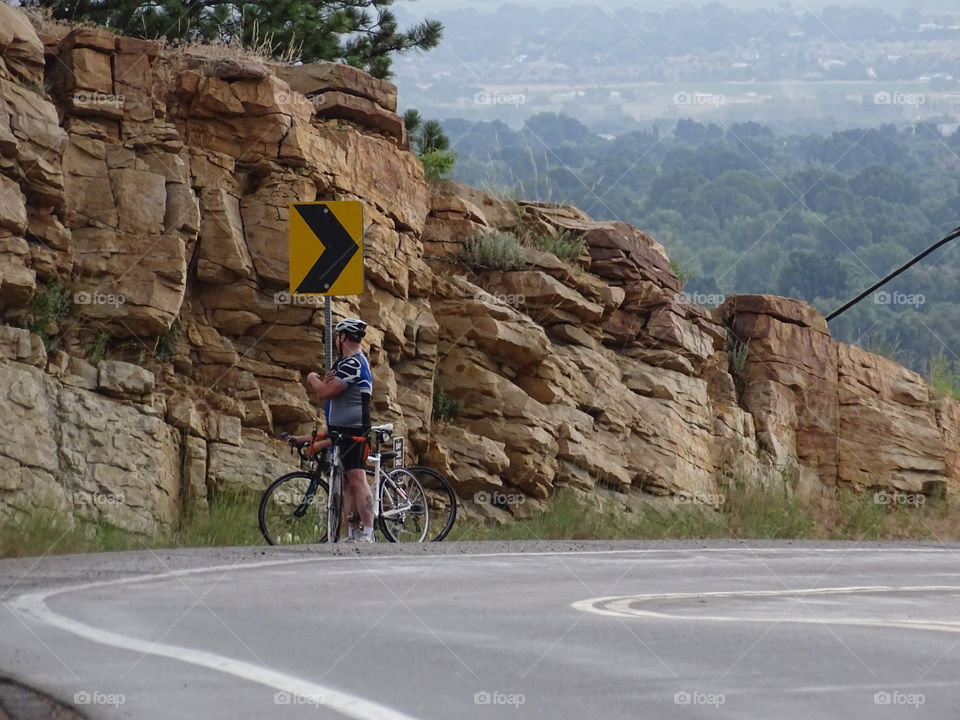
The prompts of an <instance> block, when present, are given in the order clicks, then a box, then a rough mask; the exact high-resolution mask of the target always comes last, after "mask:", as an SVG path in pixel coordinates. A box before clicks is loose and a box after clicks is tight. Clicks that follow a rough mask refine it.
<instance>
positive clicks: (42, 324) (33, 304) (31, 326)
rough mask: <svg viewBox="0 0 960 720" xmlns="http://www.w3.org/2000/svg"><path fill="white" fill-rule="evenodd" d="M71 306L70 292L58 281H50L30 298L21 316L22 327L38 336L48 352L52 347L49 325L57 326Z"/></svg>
mask: <svg viewBox="0 0 960 720" xmlns="http://www.w3.org/2000/svg"><path fill="white" fill-rule="evenodd" d="M71 305H72V302H71V298H70V291H69V290H67V288H66V286H65V285H64V284H63V283H62V282H61V281H60V280H59V279H57V280H51V281H50V282H49V283H47V285H46V287H44V288H43V289H42V290H38V291H37V292H36V293H35V294H34V296H33V298H31V300H30V303H29V305H27V311H26V313H24V316H23V326H24V327H25V328H26V329H27V330H29V331H30V332H32V333H34V334H35V335H39V336H40V338H41V339H42V340H43V345H44V347H45V348H46V349H47V350H49V349H50V348H51V347H52V346H53V336H52V335H50V334H48V332H47V331H48V329H49V328H50V326H51V325H57V324H59V323H60V321H61V320H63V319H64V318H65V317H66V316H67V314H68V313H69V312H70V307H71Z"/></svg>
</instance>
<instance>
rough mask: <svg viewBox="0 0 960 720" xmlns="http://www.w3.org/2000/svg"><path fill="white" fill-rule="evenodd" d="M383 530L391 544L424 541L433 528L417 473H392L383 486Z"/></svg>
mask: <svg viewBox="0 0 960 720" xmlns="http://www.w3.org/2000/svg"><path fill="white" fill-rule="evenodd" d="M379 522H380V530H381V531H382V532H383V534H384V535H386V537H387V540H389V541H390V542H423V541H424V539H425V538H426V536H427V531H428V530H429V529H430V515H429V508H428V506H427V496H426V493H425V492H424V491H423V487H422V486H421V485H420V482H419V481H418V480H417V478H416V477H414V475H413V474H411V473H409V472H407V471H406V470H404V469H402V468H398V469H396V470H391V471H390V472H389V473H387V476H386V477H385V478H383V482H382V483H381V484H380V518H379Z"/></svg>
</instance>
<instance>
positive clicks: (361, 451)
mask: <svg viewBox="0 0 960 720" xmlns="http://www.w3.org/2000/svg"><path fill="white" fill-rule="evenodd" d="M330 429H331V430H333V431H334V432H338V433H341V434H342V435H343V436H344V437H342V438H341V439H340V440H339V441H338V443H337V444H338V445H340V462H341V463H343V469H344V470H362V469H364V468H365V467H366V465H367V455H369V450H368V446H367V443H366V441H364V440H354V439H353V437H354V436H356V437H360V436H361V435H363V436H366V434H367V433H366V432H365V431H364V430H363V429H361V428H345V427H331V428H330Z"/></svg>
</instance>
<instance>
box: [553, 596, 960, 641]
mask: <svg viewBox="0 0 960 720" xmlns="http://www.w3.org/2000/svg"><path fill="white" fill-rule="evenodd" d="M898 592H906V593H911V592H953V593H960V586H956V585H923V586H913V585H909V586H884V585H879V586H864V587H838V588H809V589H803V588H801V589H798V590H741V591H736V590H734V591H725V592H702V593H660V594H649V595H618V596H613V597H602V598H592V599H589V600H578V601H577V602H575V603H573V604H572V607H573V608H574V609H575V610H580V611H582V612H588V613H592V614H594V615H604V616H608V617H618V618H624V617H630V618H638V617H639V618H653V619H657V620H687V621H703V622H726V623H744V622H762V623H798V624H806V625H850V626H858V627H891V628H899V629H907V630H930V631H934V632H948V633H960V621H956V620H943V621H935V622H930V621H925V620H902V619H899V618H807V617H776V616H769V617H756V616H749V615H744V616H730V615H675V614H672V613H665V612H655V611H653V610H641V609H640V608H638V607H636V605H637V604H640V603H648V602H652V601H655V600H689V599H702V598H733V597H797V596H800V597H802V596H807V595H862V594H866V593H898Z"/></svg>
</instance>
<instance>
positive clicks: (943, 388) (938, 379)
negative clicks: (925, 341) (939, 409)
mask: <svg viewBox="0 0 960 720" xmlns="http://www.w3.org/2000/svg"><path fill="white" fill-rule="evenodd" d="M928 382H929V383H930V389H931V390H932V391H933V396H934V397H935V398H945V397H950V398H960V375H957V373H955V372H953V368H952V367H951V365H950V361H949V360H948V359H947V358H946V356H944V355H943V354H942V353H941V354H940V355H935V356H934V357H933V358H931V359H930V376H929V378H928Z"/></svg>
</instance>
